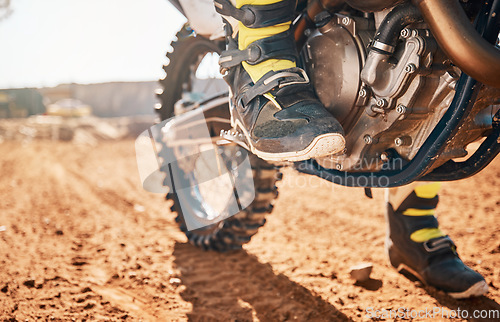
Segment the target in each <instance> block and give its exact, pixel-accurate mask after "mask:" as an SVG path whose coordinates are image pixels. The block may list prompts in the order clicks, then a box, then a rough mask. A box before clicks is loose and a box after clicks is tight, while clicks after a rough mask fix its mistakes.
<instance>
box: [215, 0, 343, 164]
mask: <svg viewBox="0 0 500 322" xmlns="http://www.w3.org/2000/svg"><path fill="white" fill-rule="evenodd" d="M214 2H215V7H216V10H217V12H219V13H220V14H221V15H223V16H225V17H226V18H227V19H228V20H230V21H232V24H233V26H231V24H230V23H228V22H227V20H226V36H227V37H226V40H227V44H228V45H227V50H226V51H224V52H223V53H222V55H221V57H220V61H219V63H220V65H221V70H222V71H223V72H227V75H226V77H224V78H225V80H226V82H227V83H228V84H229V87H230V89H231V96H232V97H231V123H232V125H233V128H235V129H236V130H237V131H239V132H241V133H242V134H243V135H244V137H245V139H246V141H247V144H248V146H249V148H250V149H251V150H252V152H253V153H255V154H257V156H259V157H261V158H262V159H265V160H270V161H300V160H306V159H310V158H315V157H322V156H327V155H331V154H335V153H339V152H341V151H343V150H344V147H345V139H344V135H343V130H342V126H341V125H340V124H339V122H338V121H337V120H336V119H335V118H334V117H333V116H332V115H331V114H330V113H329V112H328V111H327V110H326V109H325V107H324V106H323V105H322V104H321V102H320V101H319V100H318V98H317V97H316V95H315V93H314V91H313V89H312V87H311V84H310V82H309V79H308V77H307V75H306V73H305V72H304V70H302V69H300V68H298V67H296V61H297V50H296V45H295V41H294V38H293V33H292V31H291V30H290V24H291V21H292V19H293V17H294V12H295V4H296V0H282V1H280V0H236V5H235V6H233V5H232V4H231V2H230V0H214ZM229 17H233V18H235V19H236V20H237V22H236V21H235V20H234V19H230V18H229ZM233 31H234V32H233Z"/></svg>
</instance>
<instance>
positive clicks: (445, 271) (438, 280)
mask: <svg viewBox="0 0 500 322" xmlns="http://www.w3.org/2000/svg"><path fill="white" fill-rule="evenodd" d="M439 189H440V183H438V182H434V183H414V184H411V185H408V186H404V187H401V188H393V189H388V190H387V223H388V230H387V239H386V249H387V251H388V255H389V259H390V262H391V264H392V265H393V266H394V267H395V268H397V269H398V270H400V271H406V272H408V273H410V274H412V275H414V276H415V277H417V278H418V279H420V280H421V281H422V282H424V283H425V284H427V285H432V286H434V287H436V288H438V289H441V290H444V291H445V292H447V293H448V294H449V295H450V296H452V297H454V298H468V297H471V296H480V295H483V294H485V293H486V292H488V285H487V284H486V281H485V280H484V278H483V277H482V276H481V275H480V274H479V273H477V272H475V271H473V270H472V269H471V268H469V267H467V266H466V265H465V264H464V263H463V262H462V260H461V259H460V257H459V256H458V254H457V251H456V246H455V244H454V243H453V241H452V240H451V239H450V238H449V237H448V236H447V235H445V234H444V233H443V232H442V231H441V229H439V225H438V221H437V219H436V217H435V210H436V207H437V204H438V201H439V196H438V192H439Z"/></svg>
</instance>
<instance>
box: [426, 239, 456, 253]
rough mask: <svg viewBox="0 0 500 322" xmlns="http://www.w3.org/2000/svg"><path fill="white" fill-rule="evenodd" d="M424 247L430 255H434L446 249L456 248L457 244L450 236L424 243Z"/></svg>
mask: <svg viewBox="0 0 500 322" xmlns="http://www.w3.org/2000/svg"><path fill="white" fill-rule="evenodd" d="M423 245H424V249H425V250H426V251H427V252H428V253H433V252H436V251H438V250H440V249H445V248H456V246H455V243H454V242H453V241H452V240H451V238H450V237H448V236H445V237H440V238H434V239H431V240H428V241H426V242H424V243H423Z"/></svg>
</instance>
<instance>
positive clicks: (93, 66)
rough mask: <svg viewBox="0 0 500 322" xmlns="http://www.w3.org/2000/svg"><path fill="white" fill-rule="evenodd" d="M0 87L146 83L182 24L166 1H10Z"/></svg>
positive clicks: (3, 25)
mask: <svg viewBox="0 0 500 322" xmlns="http://www.w3.org/2000/svg"><path fill="white" fill-rule="evenodd" d="M11 7H12V11H13V12H12V14H11V15H10V16H9V17H8V18H7V19H5V20H2V21H0V48H1V50H0V88H22V87H45V86H56V85H58V84H62V83H82V84H89V83H101V82H108V81H150V80H157V79H159V78H161V77H163V76H164V72H163V70H162V65H163V64H165V63H167V59H166V58H165V54H166V52H167V49H169V47H170V46H169V44H170V42H171V40H172V39H173V37H174V35H175V33H176V32H177V30H178V29H180V28H181V26H182V25H183V23H184V22H185V18H184V16H182V15H181V14H180V13H179V12H178V11H177V10H176V9H175V8H174V7H173V6H172V5H170V3H169V2H168V1H167V0H43V1H42V0H11Z"/></svg>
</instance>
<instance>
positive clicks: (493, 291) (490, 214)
mask: <svg viewBox="0 0 500 322" xmlns="http://www.w3.org/2000/svg"><path fill="white" fill-rule="evenodd" d="M0 155H1V156H2V157H1V158H0V165H1V166H2V170H3V171H2V172H3V175H2V176H0V194H1V195H2V198H0V226H4V227H5V231H1V232H0V266H1V269H0V291H1V292H0V320H3V319H10V318H15V319H17V320H24V319H28V320H35V319H37V318H39V319H45V320H49V319H50V318H51V317H53V318H54V319H56V320H57V319H60V320H71V319H72V318H75V319H77V320H82V319H86V320H106V319H107V320H111V321H115V320H121V319H126V320H132V321H135V320H140V319H142V320H151V321H155V320H160V321H161V320H186V319H190V320H194V321H198V320H221V319H226V320H242V321H247V320H262V321H275V320H293V319H296V320H333V321H337V320H354V321H360V320H366V319H365V318H364V315H365V311H364V310H365V308H366V307H367V306H372V307H375V308H380V309H381V308H398V307H406V308H409V309H421V308H425V307H434V306H443V307H444V308H446V309H450V310H451V309H457V308H458V307H460V308H461V309H469V310H473V309H500V305H499V304H498V302H499V301H500V241H499V239H498V238H499V237H500V229H499V228H500V227H499V226H498V214H499V211H498V209H499V208H498V207H499V206H500V197H499V195H500V194H499V189H500V162H499V161H498V160H497V161H495V163H494V164H492V165H491V166H489V167H488V168H487V169H486V170H485V171H484V172H482V173H480V174H479V175H478V176H476V177H474V178H471V179H468V180H464V181H460V182H458V183H445V184H444V190H443V193H442V198H441V203H440V206H439V208H438V213H439V214H440V222H441V225H442V227H443V229H444V230H446V231H447V232H448V233H449V234H450V235H451V237H452V238H453V239H454V240H455V242H456V244H457V245H458V249H459V252H460V254H461V256H462V258H463V259H464V261H465V262H466V263H467V264H469V265H470V266H471V267H473V268H474V269H477V270H478V271H479V272H480V273H482V274H483V275H484V276H485V277H486V279H487V281H488V282H489V283H490V293H489V294H488V295H487V296H486V297H481V298H477V299H471V300H467V301H456V300H453V299H450V298H448V297H447V296H446V295H444V294H443V293H441V292H439V291H436V290H435V289H433V288H430V287H423V286H422V285H420V284H419V283H414V282H412V281H409V280H407V279H406V278H404V277H403V276H401V275H399V274H398V273H397V272H395V270H393V269H392V268H391V267H390V266H389V265H388V264H387V259H386V256H385V253H384V249H383V243H384V233H385V220H384V215H383V213H384V204H383V191H381V190H375V191H374V195H375V199H374V200H368V199H366V198H365V197H364V193H363V190H362V189H347V188H341V187H338V186H334V185H331V184H329V183H326V182H324V181H322V180H321V179H318V178H314V177H310V176H305V175H300V174H297V173H295V172H293V171H291V170H289V169H285V176H284V180H283V182H281V184H280V186H279V188H280V197H279V198H278V200H277V203H276V204H275V210H274V211H273V213H272V214H270V215H269V216H268V221H267V223H266V225H265V226H264V227H263V228H262V229H261V230H260V231H259V232H258V234H257V235H255V236H254V237H253V239H252V241H251V242H250V243H249V244H248V245H246V246H245V247H244V248H245V249H244V250H243V251H241V252H235V253H226V254H217V253H213V252H203V251H201V250H198V249H196V248H194V247H192V246H190V245H188V244H186V238H185V237H184V236H183V234H182V233H180V232H179V231H178V229H177V227H176V224H175V222H174V215H173V214H171V213H169V211H168V208H169V203H168V202H165V200H164V197H163V196H162V195H155V194H150V193H147V192H145V191H144V190H142V188H141V186H140V183H139V180H138V175H137V172H136V171H137V170H136V163H135V155H134V143H133V141H123V142H107V143H103V144H100V145H98V146H96V147H86V146H74V145H71V144H65V143H63V144H61V143H52V142H32V143H31V144H28V145H21V144H17V143H11V142H4V143H3V144H0ZM361 261H371V262H372V263H374V266H375V267H374V271H373V273H372V280H370V281H369V282H368V283H365V284H356V283H354V281H352V280H351V279H350V277H349V274H348V271H349V267H350V266H351V265H353V264H356V263H358V262H361Z"/></svg>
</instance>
